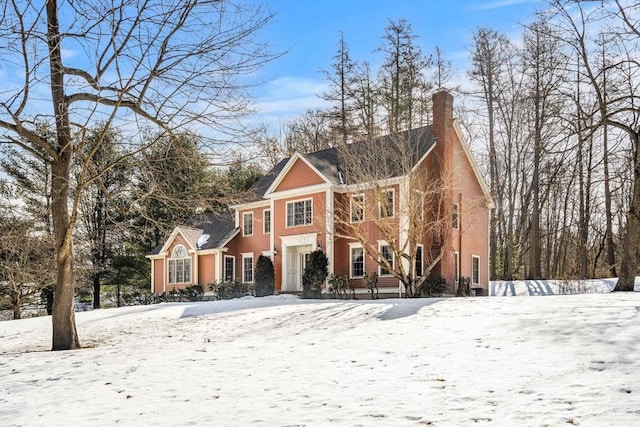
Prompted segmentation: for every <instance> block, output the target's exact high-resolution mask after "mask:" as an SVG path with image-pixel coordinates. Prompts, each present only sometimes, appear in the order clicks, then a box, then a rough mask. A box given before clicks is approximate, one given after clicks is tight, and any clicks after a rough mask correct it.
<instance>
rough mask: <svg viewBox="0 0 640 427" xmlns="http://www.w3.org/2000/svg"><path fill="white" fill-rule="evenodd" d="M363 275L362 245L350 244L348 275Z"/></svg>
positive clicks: (354, 276)
mask: <svg viewBox="0 0 640 427" xmlns="http://www.w3.org/2000/svg"><path fill="white" fill-rule="evenodd" d="M363 276H364V249H362V246H356V245H350V251H349V277H351V278H359V277H363Z"/></svg>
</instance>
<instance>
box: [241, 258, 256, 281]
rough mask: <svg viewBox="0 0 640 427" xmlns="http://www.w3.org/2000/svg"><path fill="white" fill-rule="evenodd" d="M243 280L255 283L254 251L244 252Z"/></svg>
mask: <svg viewBox="0 0 640 427" xmlns="http://www.w3.org/2000/svg"><path fill="white" fill-rule="evenodd" d="M242 282H243V283H253V253H247V254H242Z"/></svg>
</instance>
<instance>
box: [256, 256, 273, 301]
mask: <svg viewBox="0 0 640 427" xmlns="http://www.w3.org/2000/svg"><path fill="white" fill-rule="evenodd" d="M275 282H276V277H275V273H274V271H273V262H271V258H269V257H267V256H264V255H260V256H259V257H258V260H257V261H256V274H255V288H254V294H255V296H257V297H265V296H267V295H273V292H274V291H275Z"/></svg>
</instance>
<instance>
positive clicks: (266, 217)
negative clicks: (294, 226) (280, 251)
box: [262, 209, 271, 234]
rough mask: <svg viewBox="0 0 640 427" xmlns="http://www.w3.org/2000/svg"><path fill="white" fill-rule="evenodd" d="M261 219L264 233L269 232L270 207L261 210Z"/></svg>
mask: <svg viewBox="0 0 640 427" xmlns="http://www.w3.org/2000/svg"><path fill="white" fill-rule="evenodd" d="M262 221H263V222H264V224H263V232H264V234H269V233H271V209H265V210H263V211H262Z"/></svg>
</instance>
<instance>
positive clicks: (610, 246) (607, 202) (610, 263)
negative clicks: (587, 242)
mask: <svg viewBox="0 0 640 427" xmlns="http://www.w3.org/2000/svg"><path fill="white" fill-rule="evenodd" d="M603 132H604V134H603V138H602V145H603V158H602V163H603V168H604V171H603V173H604V212H605V215H606V223H607V225H606V230H605V246H606V257H605V259H606V261H607V267H608V269H609V275H610V276H611V277H618V272H617V271H616V247H615V243H614V242H613V212H611V184H610V177H609V137H608V132H607V125H605V126H604V128H603Z"/></svg>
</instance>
